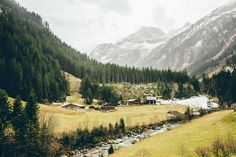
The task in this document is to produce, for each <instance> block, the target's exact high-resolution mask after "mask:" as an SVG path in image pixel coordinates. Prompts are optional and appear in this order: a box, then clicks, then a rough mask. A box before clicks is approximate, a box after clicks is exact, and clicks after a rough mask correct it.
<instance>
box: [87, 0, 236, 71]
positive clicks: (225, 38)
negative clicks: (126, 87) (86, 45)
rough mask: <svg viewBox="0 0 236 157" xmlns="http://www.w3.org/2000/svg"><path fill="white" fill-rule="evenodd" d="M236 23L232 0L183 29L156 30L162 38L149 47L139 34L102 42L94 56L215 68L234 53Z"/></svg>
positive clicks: (145, 63) (106, 59)
mask: <svg viewBox="0 0 236 157" xmlns="http://www.w3.org/2000/svg"><path fill="white" fill-rule="evenodd" d="M235 26H236V1H235V0H233V1H231V2H230V3H227V4H226V5H224V6H222V7H220V8H218V9H216V10H214V11H213V12H211V13H210V14H209V15H207V16H205V17H204V18H202V19H200V20H199V21H197V22H196V23H195V24H193V25H191V24H186V25H185V26H184V27H183V29H177V30H173V31H170V32H169V33H166V34H155V32H153V33H152V34H153V35H154V36H155V37H159V38H160V39H162V40H158V42H154V44H153V43H152V44H151V45H152V46H150V47H149V49H145V46H140V44H139V42H137V41H142V39H144V40H146V38H144V37H143V36H141V35H140V36H138V35H137V36H136V38H137V39H138V40H137V41H136V40H133V41H131V42H129V44H127V43H126V42H121V44H119V43H116V44H110V45H109V46H108V47H106V46H104V45H103V46H102V45H100V46H98V47H97V48H96V49H95V50H94V51H93V52H92V53H91V56H92V57H93V58H95V59H97V60H98V61H101V62H112V63H117V64H120V65H126V64H127V65H128V66H136V67H150V66H152V67H153V68H158V69H168V68H170V69H172V70H184V69H187V71H188V72H189V73H191V74H195V75H199V74H201V73H203V72H210V71H212V70H213V69H214V68H215V67H216V66H219V64H222V63H224V62H225V61H226V58H227V57H229V55H230V54H231V55H232V51H227V50H228V47H231V45H232V44H233V43H235V42H236V41H235V40H236V29H235V28H236V27H235ZM139 33H140V31H138V32H137V34H139ZM124 41H126V40H124ZM142 44H144V42H143V43H142ZM106 48H107V49H106ZM95 54H96V55H95Z"/></svg>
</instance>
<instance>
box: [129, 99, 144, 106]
mask: <svg viewBox="0 0 236 157" xmlns="http://www.w3.org/2000/svg"><path fill="white" fill-rule="evenodd" d="M140 103H141V102H140V100H139V99H130V100H128V101H127V105H140Z"/></svg>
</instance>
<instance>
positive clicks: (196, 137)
mask: <svg viewBox="0 0 236 157" xmlns="http://www.w3.org/2000/svg"><path fill="white" fill-rule="evenodd" d="M229 133H231V134H232V135H233V136H234V137H235V138H236V113H233V112H232V111H221V112H216V113H212V114H210V115H207V116H205V117H202V118H200V119H196V120H193V121H192V122H190V123H187V124H183V125H181V126H180V127H178V128H175V129H173V130H171V131H169V132H165V133H162V134H159V135H156V136H154V137H151V138H149V139H146V140H143V141H141V142H139V143H137V144H135V145H133V146H131V147H127V148H124V149H121V150H118V151H117V152H115V154H113V155H112V156H111V157H120V156H125V157H139V156H147V157H176V156H180V152H181V148H182V150H184V154H185V155H184V156H196V154H195V153H194V150H195V149H196V148H197V147H199V146H205V145H206V146H207V145H209V144H210V143H211V142H212V141H213V139H215V138H217V137H226V136H227V135H228V134H229Z"/></svg>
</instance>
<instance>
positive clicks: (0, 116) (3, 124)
mask: <svg viewBox="0 0 236 157" xmlns="http://www.w3.org/2000/svg"><path fill="white" fill-rule="evenodd" d="M9 106H10V105H9V102H8V96H7V93H6V92H5V91H3V90H0V155H1V156H4V152H5V149H6V143H7V140H6V136H5V134H4V131H5V129H6V128H7V126H8V124H9Z"/></svg>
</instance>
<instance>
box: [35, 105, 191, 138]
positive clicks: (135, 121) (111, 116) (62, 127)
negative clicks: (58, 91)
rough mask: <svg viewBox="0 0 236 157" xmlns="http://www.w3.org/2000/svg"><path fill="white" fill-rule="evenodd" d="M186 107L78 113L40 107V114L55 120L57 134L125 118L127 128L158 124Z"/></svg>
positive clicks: (133, 107) (106, 124)
mask: <svg viewBox="0 0 236 157" xmlns="http://www.w3.org/2000/svg"><path fill="white" fill-rule="evenodd" d="M185 110H186V107H184V106H174V105H165V106H132V107H117V108H116V111H114V112H106V113H104V112H100V111H95V110H91V111H83V112H76V111H70V110H65V109H63V108H61V107H59V106H47V105H40V114H41V115H44V116H46V117H51V116H52V117H53V118H54V120H55V126H56V127H55V133H56V134H61V133H63V132H64V131H65V132H68V131H73V130H76V129H77V128H85V127H87V128H89V129H91V128H93V127H94V126H99V125H104V126H108V124H109V123H110V122H111V123H113V124H114V123H115V122H118V121H119V119H120V118H124V120H125V123H126V125H127V126H135V125H142V124H150V123H156V122H159V121H161V120H165V119H166V118H167V112H168V111H179V112H184V111H185Z"/></svg>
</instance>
